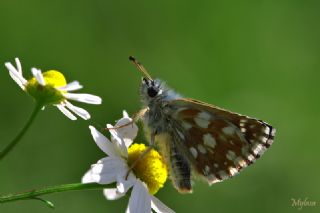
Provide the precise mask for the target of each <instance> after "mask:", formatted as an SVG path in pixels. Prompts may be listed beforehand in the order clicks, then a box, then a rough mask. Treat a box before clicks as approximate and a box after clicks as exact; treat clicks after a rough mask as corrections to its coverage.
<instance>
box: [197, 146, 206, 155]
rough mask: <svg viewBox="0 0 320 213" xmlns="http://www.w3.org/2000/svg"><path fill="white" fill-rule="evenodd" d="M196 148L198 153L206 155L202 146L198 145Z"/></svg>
mask: <svg viewBox="0 0 320 213" xmlns="http://www.w3.org/2000/svg"><path fill="white" fill-rule="evenodd" d="M197 147H198V150H199V152H200V153H202V154H206V153H207V150H206V148H205V147H204V146H203V145H202V144H198V146H197Z"/></svg>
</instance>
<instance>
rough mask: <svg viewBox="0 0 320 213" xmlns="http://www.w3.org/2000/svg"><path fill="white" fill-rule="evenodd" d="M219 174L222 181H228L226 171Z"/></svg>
mask: <svg viewBox="0 0 320 213" xmlns="http://www.w3.org/2000/svg"><path fill="white" fill-rule="evenodd" d="M218 174H219V175H220V177H221V179H223V180H224V179H227V178H228V177H229V176H228V174H227V173H226V171H224V170H221V171H219V172H218Z"/></svg>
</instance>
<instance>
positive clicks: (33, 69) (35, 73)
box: [31, 67, 46, 86]
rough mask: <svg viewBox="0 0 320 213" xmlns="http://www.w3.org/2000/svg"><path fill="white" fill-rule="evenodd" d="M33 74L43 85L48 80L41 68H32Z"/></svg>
mask: <svg viewBox="0 0 320 213" xmlns="http://www.w3.org/2000/svg"><path fill="white" fill-rule="evenodd" d="M31 72H32V75H33V76H34V77H35V78H36V79H37V81H38V83H39V84H40V85H42V86H44V85H46V82H45V80H44V78H43V75H42V73H41V70H39V69H37V68H34V67H33V68H31Z"/></svg>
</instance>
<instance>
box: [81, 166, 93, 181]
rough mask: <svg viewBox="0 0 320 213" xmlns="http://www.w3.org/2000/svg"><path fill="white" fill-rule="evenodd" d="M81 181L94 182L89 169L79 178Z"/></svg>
mask: <svg viewBox="0 0 320 213" xmlns="http://www.w3.org/2000/svg"><path fill="white" fill-rule="evenodd" d="M81 182H82V183H95V180H94V178H93V177H92V171H91V169H90V170H89V171H87V172H86V173H85V174H84V176H83V177H82V179H81Z"/></svg>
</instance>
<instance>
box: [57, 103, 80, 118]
mask: <svg viewBox="0 0 320 213" xmlns="http://www.w3.org/2000/svg"><path fill="white" fill-rule="evenodd" d="M56 106H57V107H58V109H59V110H60V111H61V112H62V113H63V114H64V115H65V116H67V117H68V118H70V119H71V120H73V121H74V120H77V118H76V116H74V115H73V114H72V113H71V112H70V111H69V110H67V108H65V107H64V106H63V105H61V104H58V105H56Z"/></svg>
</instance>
